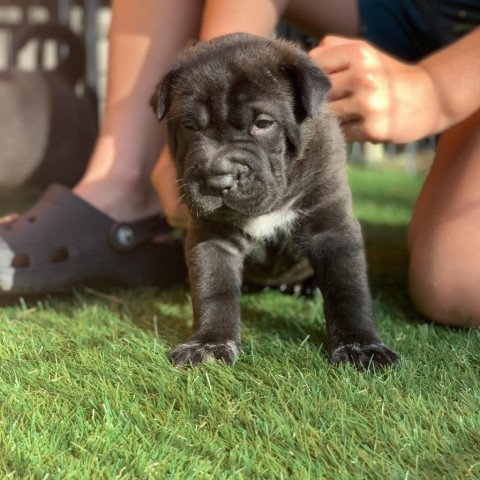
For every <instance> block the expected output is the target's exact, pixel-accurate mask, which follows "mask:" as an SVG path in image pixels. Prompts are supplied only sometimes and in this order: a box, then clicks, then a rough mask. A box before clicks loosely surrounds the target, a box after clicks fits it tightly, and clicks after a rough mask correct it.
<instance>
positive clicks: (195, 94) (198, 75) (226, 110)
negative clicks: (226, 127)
mask: <svg viewBox="0 0 480 480" xmlns="http://www.w3.org/2000/svg"><path fill="white" fill-rule="evenodd" d="M291 96H292V94H291V87H290V84H289V82H288V81H287V79H286V78H285V77H284V75H282V74H281V73H279V72H278V71H275V70H273V69H272V68H268V67H262V66H260V67H259V66H257V67H256V68H254V69H241V68H238V67H237V68H232V67H230V68H226V67H225V66H224V65H223V66H222V68H220V69H217V70H214V69H211V68H201V67H197V68H193V69H192V68H191V69H186V70H184V71H183V72H181V74H180V75H179V76H178V78H177V79H176V81H175V84H174V88H173V97H174V98H173V102H172V108H171V117H172V118H174V117H176V116H177V117H181V116H185V115H186V116H195V117H196V118H197V119H199V120H200V123H201V124H203V123H205V122H207V123H210V122H211V121H212V120H216V121H218V122H219V123H224V122H225V121H229V122H233V123H239V124H243V123H245V122H247V123H248V122H249V121H251V116H252V115H255V114H259V113H266V114H269V115H272V116H274V117H275V116H277V115H279V114H280V113H281V112H282V111H283V110H284V109H285V108H287V106H288V105H289V104H291Z"/></svg>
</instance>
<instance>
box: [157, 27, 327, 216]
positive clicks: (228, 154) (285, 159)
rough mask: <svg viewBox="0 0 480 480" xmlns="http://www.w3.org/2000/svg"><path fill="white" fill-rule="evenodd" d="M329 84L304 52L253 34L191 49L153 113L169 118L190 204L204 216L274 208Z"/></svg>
mask: <svg viewBox="0 0 480 480" xmlns="http://www.w3.org/2000/svg"><path fill="white" fill-rule="evenodd" d="M329 88H330V82H329V80H328V78H327V77H326V75H325V74H324V73H323V72H322V71H321V70H319V69H318V68H317V67H316V66H315V65H314V64H313V63H312V62H311V61H310V60H309V58H308V57H307V56H306V55H305V54H304V53H303V52H302V51H301V50H300V49H298V48H297V47H296V46H294V45H293V44H290V43H287V42H284V41H278V40H277V41H275V40H267V39H264V38H260V37H255V36H252V35H248V34H233V35H226V36H223V37H219V38H217V39H215V40H212V41H210V42H207V43H203V44H199V45H197V46H195V47H193V48H191V49H189V50H187V51H186V52H185V53H184V54H183V55H182V56H181V57H180V59H179V61H178V62H177V63H176V64H175V65H174V67H173V68H172V70H171V71H170V72H169V74H168V75H167V76H166V78H165V79H164V82H163V84H162V86H161V87H160V89H159V91H158V94H157V96H156V99H155V101H154V107H155V110H156V113H157V116H158V118H159V119H162V118H164V117H167V120H168V137H169V146H170V150H171V154H172V156H173V159H174V161H175V162H176V166H177V171H178V178H179V181H180V189H181V194H182V197H183V198H184V201H185V202H186V204H187V206H188V207H189V209H190V211H191V213H192V215H193V216H195V217H208V218H215V217H216V216H223V217H228V216H232V215H233V216H243V217H245V216H249V217H250V216H258V215H261V214H264V213H268V212H270V211H272V210H275V209H276V208H277V207H278V204H279V202H281V199H282V197H283V195H284V193H285V191H286V189H287V188H288V185H289V179H290V176H291V174H292V172H291V166H292V164H293V162H294V159H295V158H296V157H297V156H298V155H299V154H300V153H299V152H301V151H302V141H303V136H302V124H303V123H304V121H305V120H306V119H308V118H309V117H312V116H313V115H314V114H315V113H316V111H317V110H318V108H319V106H320V104H321V103H322V102H323V101H324V99H325V97H326V94H327V92H328V89H329Z"/></svg>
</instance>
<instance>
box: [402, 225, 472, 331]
mask: <svg viewBox="0 0 480 480" xmlns="http://www.w3.org/2000/svg"><path fill="white" fill-rule="evenodd" d="M470 238H471V237H469V236H468V235H465V232H463V231H462V230H461V229H460V231H458V229H455V228H444V229H439V230H437V231H431V232H425V234H424V235H423V236H422V235H416V236H415V239H414V240H412V241H411V243H410V257H411V259H410V269H409V284H410V285H409V286H410V294H411V297H412V300H413V302H414V303H415V305H416V307H417V308H418V309H419V311H420V312H421V313H422V314H424V315H425V316H426V317H427V318H429V319H430V320H433V321H435V322H437V323H440V324H443V325H448V326H453V327H473V326H480V295H479V293H478V285H479V282H480V271H479V269H480V258H478V253H477V257H476V256H475V247H474V245H473V244H472V242H471V240H470Z"/></svg>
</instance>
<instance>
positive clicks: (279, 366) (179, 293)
mask: <svg viewBox="0 0 480 480" xmlns="http://www.w3.org/2000/svg"><path fill="white" fill-rule="evenodd" d="M350 178H351V182H352V188H353V190H354V195H355V209H356V211H357V214H358V216H359V217H360V219H361V220H362V223H363V225H364V230H365V235H366V241H367V246H368V259H369V265H370V273H371V280H372V286H373V295H374V306H375V313H376V319H377V324H378V327H379V330H380V332H381V334H382V337H383V339H384V340H385V341H386V343H387V344H388V345H390V346H391V347H392V348H393V349H395V350H396V351H397V352H399V353H400V354H401V356H402V362H401V364H400V365H399V366H398V368H396V369H394V370H392V371H389V372H387V373H385V374H382V375H373V374H368V373H358V372H356V371H354V370H353V369H351V368H334V367H332V366H331V365H330V363H329V360H328V358H327V355H326V349H325V346H324V319H323V314H322V313H321V309H320V306H321V299H320V298H319V296H317V297H316V298H314V299H313V300H307V299H301V298H293V297H288V296H284V295H282V294H279V293H276V292H263V293H260V294H251V295H246V296H245V297H244V299H243V302H242V308H243V320H244V329H243V341H244V350H245V353H244V355H243V356H242V357H241V358H240V360H239V361H238V362H237V364H236V365H235V366H234V367H233V368H228V367H225V366H224V365H221V364H216V363H209V364H206V365H204V366H202V367H200V368H193V369H186V370H177V369H175V368H173V367H172V366H171V365H170V364H169V363H168V361H167V359H166V352H167V351H168V350H169V349H170V348H171V347H172V346H173V345H174V344H176V343H177V342H179V341H183V340H185V339H186V337H187V335H188V332H189V330H190V327H191V308H190V304H189V297H188V292H187V290H186V288H184V287H176V288H172V289H168V290H164V291H158V290H156V289H138V290H130V291H127V290H118V289H117V290H108V291H105V292H106V293H108V294H109V295H111V298H110V299H108V298H101V297H99V296H98V295H97V294H95V292H92V291H85V290H79V291H76V292H74V294H73V295H72V296H69V297H66V298H48V299H45V300H42V301H40V302H38V303H34V304H28V305H27V304H25V303H24V302H19V303H18V304H17V305H15V306H8V307H4V308H2V309H0V359H1V363H0V365H1V366H0V369H1V370H0V372H1V373H0V478H32V479H43V478H55V479H57V478H58V479H62V480H64V479H82V478H84V479H97V478H98V479H133V478H139V479H150V478H152V479H153V478H159V479H181V480H189V479H209V478H213V479H216V480H217V479H218V480H221V479H292V478H293V479H310V478H312V479H323V478H324V479H334V480H337V479H354V480H357V479H368V480H369V479H382V480H385V479H388V480H390V479H393V480H394V479H441V478H445V479H448V480H451V479H460V478H462V479H465V478H471V479H478V478H480V453H479V452H480V408H479V407H480V367H479V365H480V331H479V330H468V331H458V330H452V329H446V328H441V327H437V326H434V325H431V324H429V323H427V322H425V321H424V320H423V319H422V318H421V317H420V316H419V315H418V314H417V313H416V312H415V311H414V309H413V308H412V307H411V305H410V302H409V300H408V295H407V293H406V287H405V269H406V261H407V257H406V250H405V236H406V225H407V223H408V219H409V216H410V212H411V208H412V204H413V201H414V198H415V195H416V192H417V191H418V189H419V187H420V184H421V180H420V179H418V178H414V177H406V176H403V175H401V174H398V173H392V172H390V173H387V172H383V173H382V172H369V171H361V170H351V171H350ZM3 200H5V199H3ZM12 206H13V202H12V203H11V204H10V205H9V204H8V203H5V201H3V203H2V204H1V208H2V209H3V210H4V211H8V210H9V209H10V208H11V207H12Z"/></svg>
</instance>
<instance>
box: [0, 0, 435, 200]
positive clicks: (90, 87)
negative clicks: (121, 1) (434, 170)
mask: <svg viewBox="0 0 480 480" xmlns="http://www.w3.org/2000/svg"><path fill="white" fill-rule="evenodd" d="M110 18H111V12H110V8H109V1H107V0H83V1H78V0H77V1H75V0H20V1H19V0H17V1H4V0H0V189H3V190H5V189H6V190H7V191H8V190H11V189H14V190H16V189H18V188H19V187H22V188H23V187H25V186H36V187H44V186H46V185H48V184H49V183H52V182H59V183H62V184H64V185H67V186H72V185H74V184H75V183H76V182H77V180H78V179H79V178H80V176H81V175H82V173H83V171H84V169H85V166H86V162H87V161H88V157H89V154H90V152H91V149H92V147H93V144H94V139H95V135H96V132H97V128H98V124H99V121H100V120H101V116H102V111H103V104H104V98H105V89H106V70H107V57H108V31H109V25H110ZM277 33H278V35H279V36H282V37H287V38H293V39H296V40H300V41H302V42H304V43H305V44H306V45H312V44H314V43H315V42H316V39H311V38H307V37H304V36H302V35H301V34H299V32H295V31H293V30H292V29H290V28H289V27H288V26H287V25H285V24H281V25H279V28H278V31H277ZM433 144H434V139H427V140H425V141H422V142H417V143H414V144H409V145H373V144H363V145H360V144H352V145H350V146H349V162H350V163H352V164H355V165H359V166H361V167H362V168H371V169H384V168H386V169H393V170H397V171H402V172H404V173H406V174H409V175H410V174H412V175H417V174H422V173H424V172H425V171H426V170H427V169H428V167H429V165H430V163H431V159H432V155H433Z"/></svg>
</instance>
